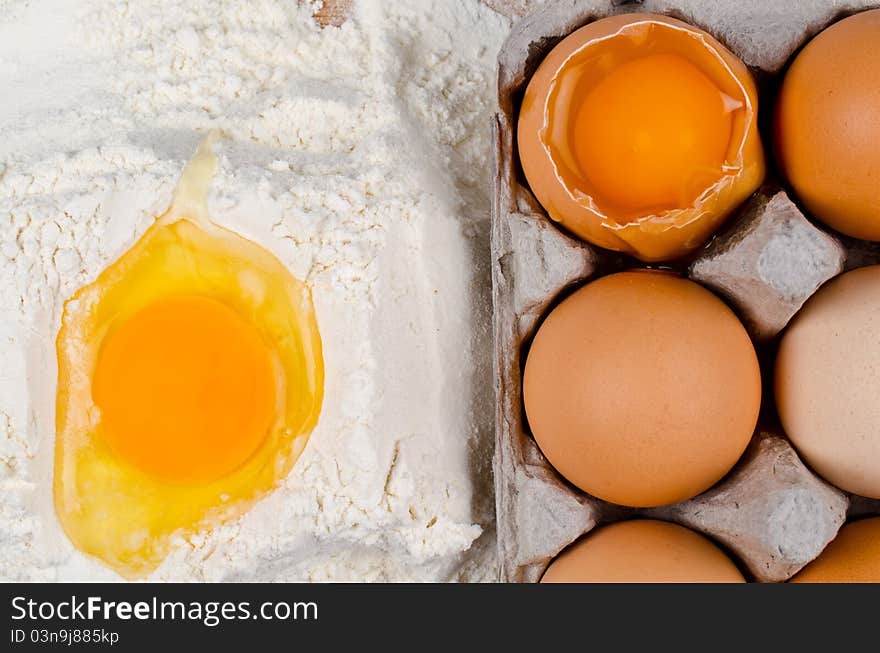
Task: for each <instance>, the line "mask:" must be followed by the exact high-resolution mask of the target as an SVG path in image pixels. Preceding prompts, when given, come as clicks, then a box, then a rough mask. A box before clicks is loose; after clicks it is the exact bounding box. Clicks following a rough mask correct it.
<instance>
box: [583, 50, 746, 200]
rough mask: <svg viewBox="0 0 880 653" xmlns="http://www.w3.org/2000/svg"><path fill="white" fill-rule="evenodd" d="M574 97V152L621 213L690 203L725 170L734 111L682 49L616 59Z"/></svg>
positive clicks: (599, 195)
mask: <svg viewBox="0 0 880 653" xmlns="http://www.w3.org/2000/svg"><path fill="white" fill-rule="evenodd" d="M575 105H580V107H579V109H578V110H577V111H576V113H575V116H574V121H573V123H572V127H573V131H572V133H571V134H570V137H569V138H570V143H571V147H572V150H573V154H574V157H575V160H576V161H577V164H578V167H579V168H580V169H581V172H582V173H583V174H584V175H585V176H586V177H587V179H589V181H590V182H591V184H592V186H593V187H594V190H595V194H596V196H597V198H599V199H601V200H604V202H605V203H606V204H610V205H613V206H614V208H615V209H616V211H615V215H616V216H624V217H628V216H630V215H631V214H633V213H636V214H641V213H644V212H645V211H652V210H657V211H661V210H668V209H674V208H678V209H681V208H686V207H688V206H690V205H691V204H692V203H693V202H694V200H695V199H696V198H697V197H698V196H699V195H700V194H701V193H702V192H703V191H704V190H705V189H706V188H707V187H708V186H711V185H712V184H713V183H714V182H715V181H717V180H718V178H720V177H721V174H722V166H723V165H724V160H725V156H726V154H727V148H728V145H729V143H730V137H731V126H732V114H731V111H730V110H729V109H728V108H727V107H726V106H725V101H724V95H723V94H722V93H721V91H720V90H719V89H718V87H717V85H716V84H715V83H714V82H712V80H711V79H709V78H708V77H707V76H706V75H705V74H704V73H703V72H701V71H700V70H699V69H698V68H697V67H696V66H694V65H693V64H692V63H690V62H689V61H687V60H686V59H684V58H683V57H681V56H679V55H676V54H655V55H650V56H647V57H643V58H641V59H636V60H634V61H630V62H628V63H625V64H622V65H620V66H617V67H616V68H615V69H614V70H613V71H612V72H611V73H610V74H609V75H608V76H607V77H605V78H604V79H603V80H602V81H600V82H599V83H598V84H597V85H596V86H595V87H593V88H592V89H589V90H588V92H586V93H584V97H583V98H578V99H575Z"/></svg>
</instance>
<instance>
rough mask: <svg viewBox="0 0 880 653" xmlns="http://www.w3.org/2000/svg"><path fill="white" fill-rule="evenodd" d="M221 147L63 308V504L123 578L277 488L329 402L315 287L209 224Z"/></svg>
mask: <svg viewBox="0 0 880 653" xmlns="http://www.w3.org/2000/svg"><path fill="white" fill-rule="evenodd" d="M212 143H213V138H209V139H207V140H206V141H205V142H204V143H203V144H202V145H201V146H200V148H199V150H198V152H197V153H196V155H195V156H194V157H193V159H192V160H191V161H190V162H189V164H188V165H187V167H186V169H185V170H184V173H183V176H182V178H181V180H180V183H179V185H178V188H177V190H176V192H175V196H174V201H173V203H172V206H171V207H170V208H169V210H168V211H167V212H166V213H165V214H164V215H162V216H161V217H159V218H158V219H157V220H156V222H155V223H154V224H153V225H152V226H151V227H150V228H149V229H148V230H147V231H146V233H144V235H143V236H142V237H141V239H140V240H139V241H137V243H135V245H134V246H133V247H132V248H131V249H130V250H128V251H127V252H126V253H125V254H123V255H122V257H121V258H120V259H119V260H117V261H116V262H115V263H113V264H112V265H110V266H109V267H108V268H107V269H106V270H104V271H103V272H102V273H101V274H100V275H99V276H98V278H97V279H96V280H95V281H94V282H93V283H91V284H90V285H88V286H85V287H83V288H81V289H80V290H79V291H77V292H76V294H75V295H74V296H73V297H72V298H71V299H70V300H69V301H67V303H66V304H65V307H64V315H63V318H62V325H61V329H60V331H59V333H58V340H57V349H58V394H57V414H56V429H57V433H56V443H55V480H54V494H55V507H56V512H57V514H58V517H59V519H60V521H61V524H62V526H63V528H64V530H65V531H66V533H67V535H68V536H69V537H70V539H71V541H72V542H73V543H74V545H75V546H76V547H77V548H79V549H80V550H81V551H83V552H85V553H87V554H90V555H93V556H95V557H97V558H99V559H100V560H102V561H103V562H104V563H106V564H107V565H109V566H110V567H112V568H114V569H115V570H116V571H118V572H119V573H120V574H122V575H124V576H126V577H138V576H143V575H146V574H148V573H149V572H150V571H152V570H153V569H154V568H155V567H157V566H158V565H159V563H160V562H161V561H162V559H163V558H164V557H165V556H166V555H167V553H168V552H169V550H170V548H171V542H172V539H174V538H175V537H185V536H187V535H189V534H192V533H194V532H197V531H199V530H203V529H206V528H210V527H212V526H214V525H217V524H219V523H222V522H223V521H226V520H228V519H231V518H234V517H236V516H238V515H240V514H242V513H243V512H245V511H246V510H247V509H248V507H249V506H250V505H251V503H252V502H253V501H254V500H256V499H258V498H259V497H261V496H262V495H264V494H265V493H267V492H268V491H269V490H271V489H272V488H273V487H274V486H275V484H277V483H278V482H279V481H280V480H281V479H283V478H284V477H285V476H286V475H287V473H288V472H289V471H290V469H291V467H292V466H293V464H294V462H295V461H296V459H297V458H298V456H299V454H300V453H301V452H302V450H303V447H304V446H305V444H306V441H307V439H308V437H309V434H310V432H311V431H312V429H313V427H314V426H315V424H316V422H317V419H318V415H319V412H320V408H321V401H322V395H323V375H324V370H323V359H322V354H321V339H320V335H319V333H318V327H317V322H316V319H315V314H314V308H313V306H312V300H311V294H310V291H309V289H308V287H307V286H306V285H304V284H303V283H302V282H301V281H298V280H297V279H295V278H294V277H293V276H292V275H291V274H290V272H289V271H288V270H287V269H286V268H285V267H284V265H283V264H282V263H281V262H280V261H278V259H276V258H275V257H274V256H273V255H272V254H270V253H269V252H268V251H266V250H264V249H263V248H261V247H260V246H258V245H256V244H255V243H252V242H250V241H248V240H246V239H244V238H242V237H240V236H238V235H236V234H234V233H232V232H231V231H228V230H226V229H223V228H221V227H219V226H217V225H215V224H213V223H212V222H211V221H210V219H209V218H208V214H207V201H206V198H207V190H208V186H209V184H210V181H211V179H212V177H213V174H214V171H215V169H216V159H215V156H214V154H213V151H212Z"/></svg>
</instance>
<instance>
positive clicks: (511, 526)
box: [492, 0, 880, 582]
mask: <svg viewBox="0 0 880 653" xmlns="http://www.w3.org/2000/svg"><path fill="white" fill-rule="evenodd" d="M874 6H877V3H876V2H873V3H871V2H858V1H854V2H849V3H847V4H845V5H844V4H838V3H836V2H827V1H826V2H818V1H807V2H803V3H788V2H783V1H781V0H756V1H752V0H750V1H747V2H732V1H729V2H728V1H722V2H717V3H705V2H697V1H695V0H694V1H688V0H679V1H675V0H666V1H661V0H658V1H651V0H646V1H645V2H641V3H638V2H628V3H621V2H599V1H596V0H582V1H578V0H557V1H554V0H547V2H546V4H545V5H543V6H542V7H540V8H539V9H538V10H537V11H535V12H534V13H532V14H530V15H528V16H526V17H525V18H523V19H522V20H521V21H520V22H518V23H517V24H516V25H515V26H514V28H513V30H512V32H511V34H510V36H509V38H508V39H507V41H506V43H505V45H504V46H503V48H502V50H501V52H500V54H499V57H498V101H499V112H498V113H497V115H496V116H495V121H494V125H493V127H494V136H495V138H494V145H495V164H496V168H495V189H494V197H493V207H492V279H493V301H494V335H495V348H496V368H495V386H496V392H497V400H498V401H497V409H496V450H495V460H494V469H495V485H496V505H497V520H498V547H499V558H500V580H501V581H504V582H535V581H537V580H539V579H540V577H541V575H542V574H543V572H544V570H545V569H546V567H547V565H548V564H549V562H550V561H551V560H552V558H553V557H554V556H556V555H557V554H558V553H559V552H560V551H562V550H563V549H564V548H565V547H566V546H568V545H569V544H571V543H572V542H574V541H575V540H577V539H578V538H579V537H581V536H582V535H584V534H585V533H587V532H589V531H590V530H592V529H593V528H594V527H596V526H597V525H600V524H602V523H607V522H611V521H616V520H619V519H624V518H628V517H632V516H637V515H638V516H643V517H649V518H657V519H664V520H668V521H673V522H677V523H679V524H682V525H684V526H687V527H690V528H692V529H694V530H696V531H699V532H702V533H704V534H706V535H707V536H709V537H710V538H712V539H713V540H714V541H715V542H717V543H719V544H720V545H722V546H723V547H724V548H726V549H727V550H728V552H729V553H730V554H731V555H732V557H733V558H734V559H735V560H737V561H738V562H739V563H740V565H741V567H742V568H743V570H744V571H745V572H746V575H747V576H748V577H750V579H751V580H757V581H764V582H778V581H784V580H786V579H788V578H790V577H791V576H792V575H793V574H795V573H796V572H797V571H798V570H799V569H801V568H802V567H803V566H804V565H806V564H807V563H809V562H810V561H811V560H813V559H814V558H815V557H816V556H818V555H819V553H821V551H822V550H823V549H824V548H825V546H826V545H827V544H828V543H829V542H830V541H831V540H832V539H834V537H835V535H836V534H837V531H838V529H839V528H840V526H841V525H842V524H843V523H844V521H845V520H846V519H847V516H862V515H869V514H880V501H872V500H868V499H865V498H863V497H854V496H852V495H848V494H846V493H844V492H842V491H840V490H838V489H837V488H835V487H832V486H831V485H830V484H828V483H826V482H825V481H823V480H822V479H820V478H819V477H817V476H816V475H815V474H813V473H812V472H811V471H810V470H809V469H808V468H807V467H806V466H805V465H804V463H803V462H802V461H801V459H800V458H799V457H798V455H797V453H796V452H795V450H794V449H793V448H792V446H791V445H790V444H789V442H788V440H787V439H786V438H785V436H784V434H782V432H781V430H780V429H779V426H778V422H777V420H776V418H775V413H774V411H773V410H772V400H770V401H768V400H767V398H766V397H765V400H764V404H765V409H764V411H763V412H762V420H761V422H760V423H759V426H758V430H757V432H756V433H755V435H754V437H753V439H752V442H751V444H750V445H749V448H748V449H747V451H746V453H745V454H744V455H743V457H742V458H741V459H740V461H739V462H738V463H737V465H736V466H735V467H734V469H733V470H732V471H731V472H730V473H729V474H728V475H727V476H726V477H725V478H724V479H722V480H721V481H720V482H719V483H718V484H716V485H715V486H714V487H713V488H711V489H710V490H708V491H707V492H705V493H703V494H701V495H699V496H697V497H695V498H693V499H690V500H688V501H684V502H682V503H678V504H675V505H672V506H664V507H660V508H653V509H633V508H625V507H621V506H616V505H612V504H609V503H606V502H604V501H601V500H599V499H596V498H595V497H592V496H590V495H588V494H586V493H584V492H582V491H580V490H578V489H577V488H575V487H573V486H572V485H571V484H569V483H568V482H567V481H566V480H565V479H564V478H562V477H561V476H560V475H559V474H558V473H557V472H556V471H555V470H554V469H553V467H552V466H551V465H550V464H549V463H548V462H547V460H546V459H545V458H544V456H543V455H542V454H541V452H540V450H539V449H538V447H537V445H536V444H535V441H534V440H533V438H532V436H531V435H530V433H529V432H528V427H527V424H526V421H525V412H524V409H523V402H522V369H523V363H524V360H525V355H526V352H527V348H528V345H529V343H530V341H531V338H532V336H533V335H534V333H535V330H536V329H537V327H538V326H539V324H540V322H541V320H542V319H543V318H544V317H545V316H546V315H547V313H548V312H549V311H550V310H551V309H552V308H553V307H554V306H555V305H556V304H557V303H558V302H559V301H560V300H561V299H562V298H563V297H565V296H566V295H567V294H568V293H569V292H570V291H571V290H573V289H574V288H577V287H579V286H581V285H583V284H584V283H585V282H587V281H589V280H592V279H594V278H596V277H599V276H602V275H605V274H610V273H613V272H617V271H620V270H625V269H628V268H631V267H635V266H638V265H641V264H639V263H638V262H637V261H635V260H633V259H630V258H628V257H625V256H623V255H620V254H616V253H613V252H608V251H605V250H601V249H599V248H596V247H593V246H591V245H589V244H587V243H584V242H581V241H579V240H577V239H576V238H573V237H570V236H569V235H567V234H565V233H563V231H562V230H561V229H559V228H558V227H557V225H555V224H554V223H552V222H551V221H550V220H549V218H548V217H547V215H546V213H545V212H544V210H543V209H542V208H541V206H540V205H539V204H538V202H537V201H536V200H535V198H534V197H533V195H532V194H531V192H530V191H529V189H528V186H527V184H526V182H525V179H524V177H523V175H522V171H521V169H520V166H519V162H518V154H517V151H516V143H515V133H516V117H517V111H518V104H519V100H520V99H521V97H522V94H523V91H524V90H525V87H526V85H527V83H528V80H529V78H530V77H531V74H532V73H533V72H534V70H535V69H536V68H537V66H538V64H539V63H540V62H541V60H542V59H543V58H544V56H545V55H546V54H547V53H548V52H549V51H550V50H551V49H552V48H553V46H554V45H556V43H558V42H559V41H560V40H561V39H562V38H564V37H565V36H567V35H568V34H570V33H571V32H572V31H574V30H575V29H577V28H578V27H580V26H582V25H584V24H586V23H587V22H590V21H592V20H595V19H598V18H602V17H604V16H607V15H611V14H614V13H629V12H649V13H660V14H666V15H669V16H673V17H676V18H679V19H682V20H684V21H686V22H688V23H690V24H692V25H695V26H697V27H700V28H702V29H705V30H706V31H708V32H709V33H710V34H712V35H713V36H715V37H716V38H718V39H719V40H720V41H721V42H722V43H724V44H725V45H726V46H727V47H729V48H730V49H731V50H732V51H733V52H734V53H735V54H737V56H739V57H740V58H741V59H742V60H743V61H744V62H745V63H746V64H747V65H748V66H749V67H750V69H751V70H752V73H753V74H754V75H755V78H756V80H757V81H758V83H759V86H760V87H761V97H760V102H761V103H763V104H762V106H761V111H762V114H764V113H765V112H766V111H767V109H768V107H767V106H765V105H767V104H769V103H772V101H773V95H774V93H773V88H775V85H776V84H778V82H779V73H780V71H781V70H782V69H783V67H784V65H785V63H786V62H787V61H788V60H789V59H790V57H791V56H792V55H793V54H794V53H795V51H796V50H797V49H798V47H800V45H802V44H803V43H805V42H806V41H808V40H809V39H810V38H811V37H812V36H814V35H815V34H817V33H818V32H820V31H821V30H822V29H824V28H825V27H826V26H828V25H829V24H831V23H832V22H834V21H835V20H836V19H838V18H841V17H843V16H844V15H846V14H848V13H854V12H855V11H857V10H860V9H864V8H870V7H874ZM762 136H763V141H764V145H765V151H767V154H768V163H769V170H768V176H767V181H766V184H765V187H764V188H762V189H761V190H760V191H759V192H758V193H756V194H755V195H754V196H753V197H752V198H750V199H749V200H748V201H747V202H746V203H745V204H744V205H743V206H742V207H740V209H739V210H738V212H737V214H736V215H735V216H733V217H731V218H730V220H729V221H728V222H727V223H726V225H725V227H724V228H723V229H722V231H721V232H720V233H718V234H716V236H715V237H714V238H713V239H712V240H711V241H710V242H709V243H708V244H707V245H706V246H705V247H704V248H703V249H702V250H700V251H698V252H697V253H696V255H695V256H692V257H691V258H689V259H688V260H686V261H684V262H676V263H672V264H671V267H673V268H675V269H677V270H678V271H679V272H681V273H682V274H684V275H686V276H688V277H690V278H691V279H693V280H694V281H697V282H699V283H701V284H703V285H704V286H706V287H708V288H710V289H711V290H713V291H714V292H716V293H717V294H718V295H720V296H721V297H723V298H725V299H726V300H727V301H728V303H729V304H730V305H731V306H732V307H733V308H734V309H735V310H736V311H737V314H738V315H739V316H740V318H741V319H742V321H743V323H744V324H745V325H746V328H747V329H748V331H749V333H750V334H751V336H752V338H753V340H754V342H755V344H756V349H757V351H758V353H759V357H760V358H761V365H762V369H763V370H764V372H765V375H764V377H765V395H766V394H767V393H768V391H769V388H768V387H767V386H768V381H770V380H771V379H772V375H768V374H767V372H768V371H770V372H772V363H773V358H774V355H775V342H776V341H775V339H776V337H777V335H778V334H779V332H780V331H781V330H782V329H783V328H784V327H785V325H786V324H787V323H788V322H789V320H790V319H791V318H792V317H793V316H794V314H795V313H796V312H797V311H798V310H799V309H800V307H801V306H802V305H803V303H804V302H805V301H806V300H807V299H808V298H809V297H810V296H811V295H812V294H813V293H814V292H815V291H816V290H817V289H818V288H819V286H821V285H822V284H823V283H824V282H825V281H827V280H828V279H830V278H832V277H833V276H835V275H837V274H839V273H840V272H842V271H843V270H845V269H851V268H853V267H859V266H862V265H871V264H875V263H880V247H878V246H877V245H876V244H871V243H865V242H863V241H857V240H853V239H847V238H842V237H838V236H835V235H832V234H830V233H828V232H827V231H826V230H825V229H824V228H820V227H818V226H816V224H814V223H813V222H812V221H810V220H808V219H807V218H806V217H805V216H804V215H803V214H802V213H801V211H800V210H799V208H798V206H797V205H796V203H795V202H794V201H793V200H792V198H790V197H789V196H788V194H787V193H786V191H785V190H784V189H783V188H782V186H781V185H780V181H779V179H778V175H777V174H776V172H775V170H774V168H773V162H772V157H771V155H770V152H769V147H768V145H769V141H768V133H767V131H766V129H765V130H764V132H763V134H762ZM768 405H770V406H771V408H770V409H769V410H768V408H767V407H768ZM768 413H769V415H768Z"/></svg>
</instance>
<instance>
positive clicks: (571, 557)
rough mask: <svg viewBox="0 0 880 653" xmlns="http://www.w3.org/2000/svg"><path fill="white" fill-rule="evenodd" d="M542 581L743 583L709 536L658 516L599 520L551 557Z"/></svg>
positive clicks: (738, 573)
mask: <svg viewBox="0 0 880 653" xmlns="http://www.w3.org/2000/svg"><path fill="white" fill-rule="evenodd" d="M541 582H542V583H744V582H745V579H744V578H743V576H742V574H741V573H740V572H739V569H737V568H736V565H735V564H733V562H732V561H731V560H730V558H728V557H727V555H725V553H724V552H723V551H722V550H721V549H719V548H718V547H717V546H715V544H713V543H712V542H711V541H710V540H708V539H706V538H705V537H703V536H702V535H698V534H697V533H694V532H693V531H692V530H689V529H687V528H684V527H683V526H677V525H675V524H670V523H667V522H662V521H654V520H650V519H640V520H635V521H623V522H617V523H616V524H611V525H610V526H603V527H601V528H599V529H597V530H595V531H593V532H591V533H589V534H588V535H587V536H586V537H584V538H583V539H582V540H580V541H578V542H576V543H574V544H572V545H571V546H570V547H568V548H567V549H565V551H563V552H562V553H561V554H559V556H558V557H557V558H556V559H555V560H553V562H552V563H550V566H549V567H548V568H547V571H546V572H544V577H543V578H542V579H541Z"/></svg>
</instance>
